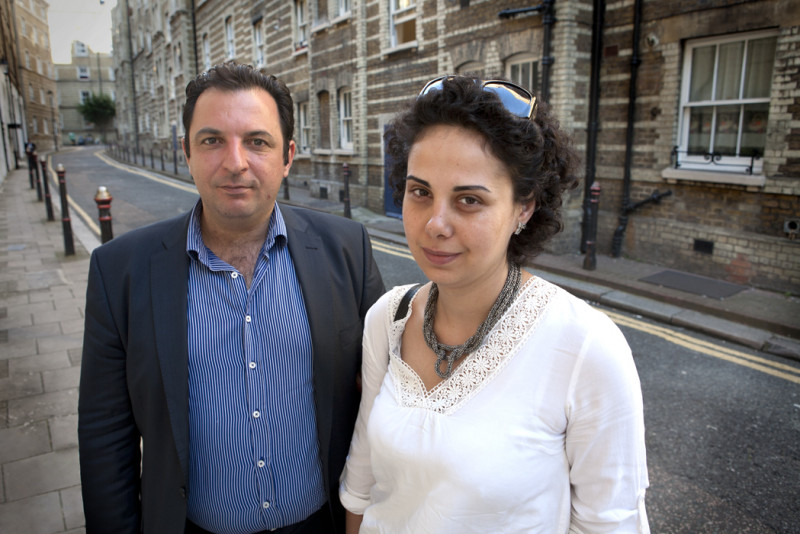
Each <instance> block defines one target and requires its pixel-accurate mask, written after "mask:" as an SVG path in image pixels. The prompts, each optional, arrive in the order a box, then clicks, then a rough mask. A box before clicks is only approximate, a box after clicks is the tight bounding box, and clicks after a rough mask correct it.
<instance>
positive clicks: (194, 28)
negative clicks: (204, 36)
mask: <svg viewBox="0 0 800 534" xmlns="http://www.w3.org/2000/svg"><path fill="white" fill-rule="evenodd" d="M194 2H195V0H192V49H193V50H194V75H195V76H197V75H198V74H200V67H199V66H198V65H199V63H198V62H197V18H196V14H195V8H194Z"/></svg>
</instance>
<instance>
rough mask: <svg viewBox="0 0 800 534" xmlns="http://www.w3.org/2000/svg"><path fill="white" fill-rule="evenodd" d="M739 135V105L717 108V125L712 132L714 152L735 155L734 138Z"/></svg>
mask: <svg viewBox="0 0 800 534" xmlns="http://www.w3.org/2000/svg"><path fill="white" fill-rule="evenodd" d="M738 137H739V106H720V107H718V108H717V127H716V131H715V134H714V152H717V153H719V154H722V155H723V156H735V155H736V139H737V138H738Z"/></svg>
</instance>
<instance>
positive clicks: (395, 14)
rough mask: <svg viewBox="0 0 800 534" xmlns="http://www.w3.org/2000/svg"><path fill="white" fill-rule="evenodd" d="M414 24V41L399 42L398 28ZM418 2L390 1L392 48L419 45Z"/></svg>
mask: <svg viewBox="0 0 800 534" xmlns="http://www.w3.org/2000/svg"><path fill="white" fill-rule="evenodd" d="M409 23H412V24H414V26H415V27H414V39H408V40H406V41H403V42H399V41H398V35H397V28H398V27H399V26H402V25H405V24H409ZM416 24H417V2H416V0H389V38H390V42H389V45H390V46H391V47H392V48H397V47H406V46H413V45H416V43H417V30H416Z"/></svg>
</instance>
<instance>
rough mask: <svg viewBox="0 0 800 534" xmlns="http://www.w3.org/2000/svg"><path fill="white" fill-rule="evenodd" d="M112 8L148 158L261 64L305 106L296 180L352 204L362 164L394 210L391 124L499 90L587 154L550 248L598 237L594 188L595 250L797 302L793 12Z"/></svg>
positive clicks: (591, 6)
mask: <svg viewBox="0 0 800 534" xmlns="http://www.w3.org/2000/svg"><path fill="white" fill-rule="evenodd" d="M116 9H117V14H116V15H115V20H116V21H117V24H115V32H116V33H115V45H114V50H115V61H116V68H117V69H118V72H117V77H116V79H117V87H118V88H117V94H118V97H119V99H120V100H121V108H122V110H123V111H124V113H123V114H122V115H121V123H120V127H119V129H120V132H121V133H122V134H123V136H127V138H128V139H130V142H132V143H144V144H148V145H151V146H154V145H162V146H163V145H166V146H169V145H170V144H171V143H172V137H173V131H174V132H175V134H174V135H175V136H176V137H178V136H180V135H182V134H183V131H182V125H181V124H180V115H181V112H182V101H183V88H184V87H185V85H186V82H187V81H188V80H189V79H191V78H192V77H193V76H194V75H196V74H197V73H199V72H202V71H203V70H205V69H206V68H208V67H209V66H211V65H213V64H217V63H220V62H223V61H227V60H236V61H237V62H241V63H250V64H254V65H258V66H261V67H263V68H264V69H265V70H266V71H268V72H271V73H274V74H276V75H277V76H279V77H280V78H281V79H283V80H284V81H285V82H286V83H287V84H288V85H289V87H290V89H291V90H292V94H293V96H294V100H295V105H296V132H295V139H296V141H297V143H298V148H299V150H298V157H297V159H296V162H295V165H294V167H293V169H292V173H291V177H290V181H291V183H292V184H293V185H297V186H303V187H307V188H309V189H310V190H311V192H312V194H315V195H320V196H326V195H327V196H328V197H332V198H337V197H339V198H341V196H342V195H343V194H344V164H347V166H348V169H349V181H348V183H349V191H350V199H351V201H352V202H353V203H354V204H356V205H364V206H367V207H369V208H370V209H372V210H375V211H386V212H387V213H396V208H394V207H393V206H392V205H391V202H390V201H388V200H387V199H388V198H389V195H388V193H387V188H386V183H385V162H384V149H383V135H384V129H385V126H386V124H387V123H388V122H389V121H390V119H391V117H392V116H393V115H394V114H395V113H396V112H397V111H398V110H399V109H401V108H402V106H403V105H404V104H405V103H406V102H407V101H408V100H409V99H410V98H413V96H414V95H415V94H416V93H417V92H418V91H419V89H420V88H421V87H422V86H423V85H424V83H425V82H426V81H428V80H430V79H431V78H434V77H436V76H439V75H441V74H444V73H477V74H479V75H480V76H482V77H486V78H491V77H497V76H502V77H505V78H508V79H512V80H514V81H516V82H518V83H520V84H522V85H524V86H526V87H528V88H529V89H531V90H533V91H534V92H535V93H537V94H539V95H540V97H541V98H542V99H543V100H545V101H547V103H548V104H549V105H550V106H551V107H552V108H553V110H554V112H555V113H556V115H557V116H558V117H559V118H560V120H561V123H562V125H563V126H564V127H566V128H567V129H568V130H570V131H571V132H572V133H573V136H574V139H575V143H576V147H577V148H578V150H579V151H580V152H582V153H583V154H585V156H586V165H585V169H584V170H583V172H584V174H585V177H586V180H585V182H586V187H584V188H582V189H581V190H578V191H575V192H574V193H573V194H572V195H571V196H570V197H569V198H568V199H567V202H566V206H565V227H566V230H565V232H564V233H563V234H561V235H560V237H559V238H558V239H557V240H556V241H555V242H554V243H553V245H552V251H553V252H556V253H565V252H570V251H576V250H579V249H580V248H581V246H582V243H583V242H584V241H585V240H586V238H587V229H585V228H584V227H583V221H584V220H585V219H586V217H585V210H586V205H587V202H586V199H587V198H588V186H590V185H591V184H592V183H593V182H595V181H596V182H597V183H598V184H600V186H601V191H602V192H601V199H600V204H599V205H600V215H599V223H598V232H597V246H598V253H600V254H612V255H625V256H628V257H631V258H635V259H641V260H643V261H649V262H655V263H659V264H662V265H665V266H666V267H673V268H676V269H681V270H687V271H691V272H695V273H697V274H703V275H707V276H711V277H715V278H723V279H727V280H730V281H734V282H742V283H749V284H753V285H757V286H761V287H766V288H772V289H778V290H782V291H789V292H794V293H800V238H797V239H795V236H796V235H797V224H798V223H799V222H800V151H799V150H800V147H799V146H798V144H799V143H800V137H798V135H799V134H798V131H799V130H798V120H800V105H799V104H800V87H798V81H800V75H799V74H798V66H799V65H800V51H798V42H799V41H800V13H799V11H800V8H799V7H798V5H797V3H796V2H792V1H790V0H760V1H746V0H745V1H740V2H736V3H731V2H728V1H725V0H708V1H703V2H699V1H688V0H676V1H674V2H661V1H657V0H616V1H614V0H609V1H600V0H545V1H543V2H541V3H540V4H535V3H532V2H523V1H519V0H491V1H490V0H458V1H456V0H249V1H242V2H225V1H223V0H119V2H118V6H117V8H116ZM123 15H125V16H123ZM128 28H130V30H131V33H130V38H129V37H128V35H127V30H128ZM129 45H130V46H129ZM131 65H133V68H131ZM632 82H633V83H632ZM133 94H135V98H132V95H133ZM134 103H135V105H134ZM134 115H135V116H136V118H134ZM137 133H138V135H137ZM655 191H657V192H658V193H657V194H656V193H655ZM650 198H652V199H656V198H658V199H659V202H658V203H656V202H650V201H647V199H650ZM621 215H624V216H623V217H621Z"/></svg>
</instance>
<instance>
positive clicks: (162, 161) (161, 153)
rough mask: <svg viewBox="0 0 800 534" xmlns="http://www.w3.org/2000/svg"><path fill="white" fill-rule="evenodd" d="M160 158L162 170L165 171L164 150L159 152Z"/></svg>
mask: <svg viewBox="0 0 800 534" xmlns="http://www.w3.org/2000/svg"><path fill="white" fill-rule="evenodd" d="M158 157H159V158H161V170H162V171H163V170H164V149H163V148H162V149H161V150H159V151H158Z"/></svg>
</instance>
